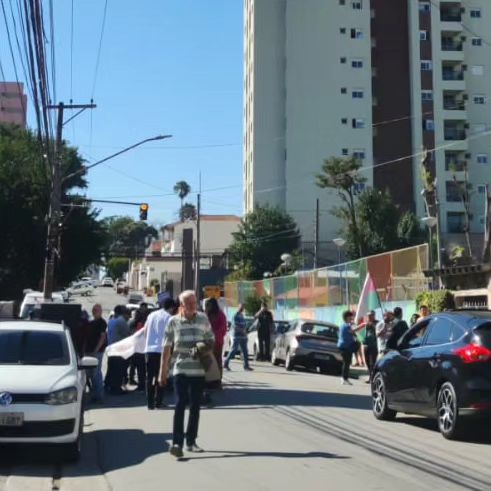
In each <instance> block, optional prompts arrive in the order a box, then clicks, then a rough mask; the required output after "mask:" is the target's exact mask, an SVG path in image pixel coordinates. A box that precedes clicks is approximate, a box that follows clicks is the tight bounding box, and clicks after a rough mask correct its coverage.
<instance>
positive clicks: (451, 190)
mask: <svg viewBox="0 0 491 491" xmlns="http://www.w3.org/2000/svg"><path fill="white" fill-rule="evenodd" d="M463 184H464V183H463V182H462V181H457V182H456V181H447V182H446V183H445V191H446V194H447V201H448V202H449V203H456V202H458V201H460V193H461V189H462V186H463Z"/></svg>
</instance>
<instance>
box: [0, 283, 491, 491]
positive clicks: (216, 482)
mask: <svg viewBox="0 0 491 491" xmlns="http://www.w3.org/2000/svg"><path fill="white" fill-rule="evenodd" d="M98 296H99V297H100V296H102V300H103V301H108V302H109V301H110V302H111V305H110V307H111V308H112V307H113V304H112V302H114V303H118V302H117V300H118V299H117V298H116V297H115V295H114V294H113V293H112V292H109V291H108V292H104V293H102V294H98ZM94 300H96V299H91V300H90V301H94ZM254 368H255V371H254V372H244V371H242V369H241V366H240V365H239V363H238V361H237V362H235V363H233V364H232V369H233V371H232V372H227V373H226V374H225V390H224V391H222V392H221V393H218V394H216V395H214V402H215V406H214V407H213V408H210V409H204V410H203V412H202V417H201V428H200V436H199V443H200V445H201V446H202V447H203V448H205V449H206V453H204V454H199V455H187V456H186V457H187V458H186V459H184V460H183V461H181V462H177V461H175V460H174V459H173V458H172V457H171V456H170V455H169V454H168V448H169V441H170V438H171V428H172V409H163V410H159V411H148V410H147V409H146V408H145V406H144V397H143V395H142V394H138V393H134V394H130V395H127V396H124V397H119V398H117V397H112V398H109V397H108V398H107V399H106V401H105V403H104V404H103V405H99V406H92V407H89V409H88V411H87V413H86V421H85V428H84V431H85V435H84V450H83V456H82V459H81V461H80V462H79V464H78V465H76V466H73V465H70V466H68V465H60V464H57V463H56V462H52V460H53V457H52V456H51V454H50V453H49V452H46V451H44V450H42V449H40V450H36V451H31V452H29V453H25V451H24V450H21V451H19V452H17V453H16V454H15V455H11V456H9V457H8V458H7V459H5V458H3V459H2V461H1V462H2V466H1V467H0V490H9V491H11V490H28V491H30V490H43V491H46V490H53V489H58V490H70V491H75V490H76V491H78V490H80V491H85V490H90V491H99V490H100V491H106V490H115V491H126V490H132V491H133V490H135V489H137V490H140V489H141V490H157V489H164V488H165V487H167V486H169V487H172V488H173V489H180V490H196V489H199V490H213V491H216V490H227V491H228V490H230V489H233V490H234V491H242V490H244V491H245V490H248V491H249V490H251V489H253V490H261V491H262V490H278V489H286V490H298V489H305V490H309V491H310V490H325V489H334V490H338V489H339V490H355V489H362V490H363V491H365V490H394V489H397V490H398V491H403V490H411V491H414V490H432V491H434V490H457V489H471V490H487V489H491V467H490V465H489V462H491V445H490V444H491V430H489V429H487V428H485V429H479V428H475V429H474V431H473V432H472V433H470V434H469V438H468V441H465V442H448V441H446V440H444V439H443V438H442V437H441V436H440V434H439V433H438V431H437V429H436V426H435V424H434V423H433V422H431V421H428V420H426V419H424V418H419V417H413V416H405V415H400V416H399V417H398V418H397V420H396V421H395V422H393V423H385V422H378V421H376V420H375V419H374V418H373V416H372V414H371V410H370V397H369V390H368V386H367V385H366V384H365V383H364V382H363V380H362V379H360V380H355V382H354V385H353V386H352V387H347V386H341V385H340V383H339V380H338V378H337V377H330V376H323V375H319V374H314V373H306V372H286V371H285V369H284V368H283V367H272V366H270V365H267V364H255V365H254ZM169 402H172V401H171V399H169ZM490 426H491V425H490Z"/></svg>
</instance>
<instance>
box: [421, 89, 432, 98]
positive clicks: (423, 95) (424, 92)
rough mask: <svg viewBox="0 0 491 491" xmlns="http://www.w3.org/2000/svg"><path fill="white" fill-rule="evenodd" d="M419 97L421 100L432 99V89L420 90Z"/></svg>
mask: <svg viewBox="0 0 491 491" xmlns="http://www.w3.org/2000/svg"><path fill="white" fill-rule="evenodd" d="M421 99H422V100H423V101H432V100H433V91H432V90H422V91H421Z"/></svg>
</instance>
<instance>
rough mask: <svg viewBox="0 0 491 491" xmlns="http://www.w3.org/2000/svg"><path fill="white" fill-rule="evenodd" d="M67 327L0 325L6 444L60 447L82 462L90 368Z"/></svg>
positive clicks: (0, 409) (0, 408) (0, 416)
mask: <svg viewBox="0 0 491 491" xmlns="http://www.w3.org/2000/svg"><path fill="white" fill-rule="evenodd" d="M97 363H98V361H97V359H96V358H90V357H85V358H82V359H81V360H78V358H77V354H76V352H75V348H74V346H73V342H72V340H71V337H70V334H69V332H68V330H67V329H65V328H64V326H63V325H62V324H57V323H49V322H37V321H6V322H0V367H1V369H0V387H1V392H0V444H1V445H5V444H14V443H15V444H18V443H23V444H26V443H27V444H39V443H43V444H56V445H57V446H60V447H61V448H62V450H63V453H62V455H63V458H64V459H66V460H72V461H73V460H77V458H78V457H79V455H80V446H81V436H82V431H83V394H84V390H85V384H86V376H85V372H84V371H83V370H84V369H88V368H94V367H95V366H97Z"/></svg>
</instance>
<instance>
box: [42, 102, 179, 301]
mask: <svg viewBox="0 0 491 491" xmlns="http://www.w3.org/2000/svg"><path fill="white" fill-rule="evenodd" d="M61 108H62V109H63V105H61ZM62 127H63V110H60V111H59V112H58V126H57V136H56V156H55V161H54V164H53V165H54V171H53V182H52V186H51V196H50V207H49V212H48V233H47V239H46V240H47V243H46V257H45V264H44V278H43V296H44V299H45V300H51V296H52V293H53V283H54V273H55V254H56V255H58V254H59V252H58V250H57V245H58V242H59V238H60V224H59V221H60V216H61V214H60V210H61V196H62V188H63V183H65V182H66V181H67V180H68V179H71V178H72V177H76V176H79V175H84V174H86V173H87V171H88V170H89V169H92V168H93V167H95V166H97V165H100V164H103V163H104V162H107V161H108V160H110V159H113V158H114V157H117V156H118V155H121V154H123V153H125V152H128V151H129V150H132V149H133V148H136V147H139V146H140V145H143V144H144V143H148V142H151V141H157V140H165V139H166V138H171V137H172V135H158V136H154V137H152V138H146V139H145V140H142V141H140V142H138V143H135V144H134V145H131V146H129V147H126V148H123V149H122V150H119V151H118V152H116V153H113V154H112V155H109V156H108V157H105V158H103V159H102V160H98V161H97V162H94V163H93V164H90V165H87V166H84V167H82V168H81V169H79V170H78V171H76V172H72V173H71V174H68V175H66V176H64V177H62V176H61V172H60V171H61V158H60V155H61V153H60V151H61V145H62Z"/></svg>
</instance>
